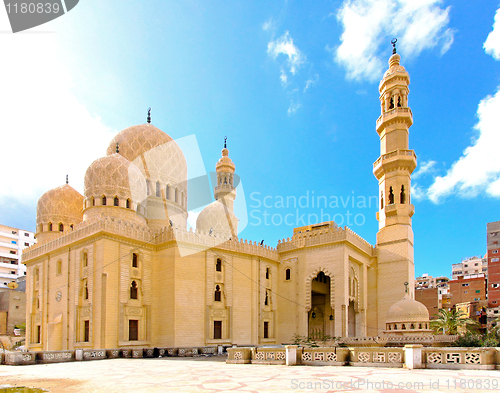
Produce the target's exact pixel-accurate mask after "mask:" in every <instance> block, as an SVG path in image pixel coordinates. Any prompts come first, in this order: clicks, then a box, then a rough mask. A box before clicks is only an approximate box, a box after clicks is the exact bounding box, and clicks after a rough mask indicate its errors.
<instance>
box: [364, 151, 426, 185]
mask: <svg viewBox="0 0 500 393" xmlns="http://www.w3.org/2000/svg"><path fill="white" fill-rule="evenodd" d="M416 167H417V155H416V154H415V152H414V151H413V150H401V149H397V150H393V151H391V152H389V153H387V154H383V155H381V156H380V157H379V158H378V160H377V161H375V162H374V163H373V173H374V174H375V177H377V179H379V178H380V176H382V174H383V173H387V172H391V171H393V170H397V169H405V170H408V171H409V172H410V173H412V172H413V171H414V170H415V168H416Z"/></svg>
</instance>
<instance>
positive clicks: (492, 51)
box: [483, 8, 500, 60]
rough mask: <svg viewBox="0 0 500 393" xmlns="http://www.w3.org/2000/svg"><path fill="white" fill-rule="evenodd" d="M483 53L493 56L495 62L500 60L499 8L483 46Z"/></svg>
mask: <svg viewBox="0 0 500 393" xmlns="http://www.w3.org/2000/svg"><path fill="white" fill-rule="evenodd" d="M483 48H484V51H485V52H486V53H487V54H489V55H491V56H493V58H494V59H495V60H500V8H499V9H498V10H497V12H496V14H495V22H494V23H493V30H492V31H491V33H490V34H488V37H487V38H486V41H485V42H484V44H483Z"/></svg>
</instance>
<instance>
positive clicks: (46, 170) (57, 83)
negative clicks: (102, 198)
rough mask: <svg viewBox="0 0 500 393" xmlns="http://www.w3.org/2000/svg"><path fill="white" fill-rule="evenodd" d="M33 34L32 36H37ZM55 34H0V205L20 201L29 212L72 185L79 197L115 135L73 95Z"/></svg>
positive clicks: (31, 32) (68, 73)
mask: <svg viewBox="0 0 500 393" xmlns="http://www.w3.org/2000/svg"><path fill="white" fill-rule="evenodd" d="M35 31H36V30H35ZM56 38H57V35H56V34H37V33H36V32H35V33H34V32H33V31H30V33H26V34H23V33H17V34H0V45H1V46H2V50H4V51H5V53H8V54H9V58H8V61H3V62H1V63H0V73H1V74H2V75H4V79H3V83H2V94H1V96H0V107H1V108H2V116H1V117H0V129H1V130H2V147H3V149H2V161H3V162H4V164H6V165H9V166H10V168H11V169H10V170H4V171H3V172H2V187H1V188H0V203H2V202H3V201H7V200H12V199H13V198H14V199H15V198H20V196H22V200H23V202H24V203H26V205H27V206H33V205H35V204H36V201H37V200H38V198H39V197H40V195H41V194H42V193H44V192H45V191H47V190H49V189H51V188H53V187H56V186H59V185H62V184H64V182H65V175H66V174H69V181H70V184H71V185H72V186H73V187H74V188H76V189H77V190H78V191H79V192H83V178H84V174H85V170H86V168H87V166H88V165H90V163H91V162H92V161H93V160H94V159H96V158H98V157H100V156H103V155H105V153H106V147H107V145H108V143H109V141H110V140H111V139H112V137H113V131H112V130H110V129H109V128H108V127H106V125H105V124H103V122H102V121H101V119H100V118H99V116H98V115H96V114H94V113H89V111H88V110H87V108H86V107H85V106H84V105H82V104H81V103H80V102H79V101H78V99H77V98H76V97H75V96H74V95H73V94H72V91H71V89H72V80H71V76H70V71H69V70H68V69H67V68H66V67H65V66H64V64H63V63H62V61H61V60H60V57H59V53H58V46H57V41H56Z"/></svg>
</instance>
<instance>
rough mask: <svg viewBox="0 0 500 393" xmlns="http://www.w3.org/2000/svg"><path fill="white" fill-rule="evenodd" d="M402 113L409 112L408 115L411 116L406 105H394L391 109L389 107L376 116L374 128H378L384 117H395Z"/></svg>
mask: <svg viewBox="0 0 500 393" xmlns="http://www.w3.org/2000/svg"><path fill="white" fill-rule="evenodd" d="M403 113H405V114H406V113H409V114H410V116H413V113H412V111H411V109H410V108H408V107H396V108H393V109H389V110H388V111H387V112H384V113H383V114H381V115H380V116H379V117H378V119H377V123H376V128H379V127H380V125H381V124H382V122H383V121H384V120H385V119H387V118H390V117H396V116H398V115H400V114H403Z"/></svg>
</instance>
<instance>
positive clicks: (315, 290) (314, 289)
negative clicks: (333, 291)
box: [308, 271, 335, 339]
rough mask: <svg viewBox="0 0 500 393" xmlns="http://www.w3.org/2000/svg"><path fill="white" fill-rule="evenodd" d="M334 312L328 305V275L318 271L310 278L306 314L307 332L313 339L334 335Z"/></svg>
mask: <svg viewBox="0 0 500 393" xmlns="http://www.w3.org/2000/svg"><path fill="white" fill-rule="evenodd" d="M333 315H334V313H333V310H332V308H331V305H330V277H329V276H327V275H326V274H325V273H324V272H322V271H320V272H319V273H318V274H317V276H316V277H315V278H314V279H313V280H311V309H310V311H309V314H308V334H309V336H310V337H311V338H313V339H322V338H323V337H324V336H325V335H330V336H334V326H335V325H334V317H333Z"/></svg>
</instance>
